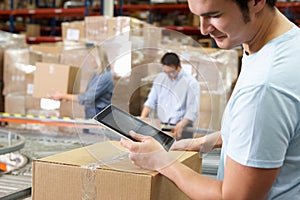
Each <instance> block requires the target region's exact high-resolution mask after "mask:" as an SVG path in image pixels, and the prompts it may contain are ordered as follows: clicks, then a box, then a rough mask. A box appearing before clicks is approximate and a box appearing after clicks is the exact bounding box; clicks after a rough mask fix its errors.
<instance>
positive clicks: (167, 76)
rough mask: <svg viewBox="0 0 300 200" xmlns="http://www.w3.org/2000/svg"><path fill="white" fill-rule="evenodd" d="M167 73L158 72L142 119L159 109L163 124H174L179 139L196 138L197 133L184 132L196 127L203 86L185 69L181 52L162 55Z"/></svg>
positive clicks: (164, 70) (158, 113)
mask: <svg viewBox="0 0 300 200" xmlns="http://www.w3.org/2000/svg"><path fill="white" fill-rule="evenodd" d="M161 64H162V70H163V72H162V73H160V74H158V76H157V77H156V78H155V80H154V82H153V86H152V88H151V91H150V93H149V95H148V98H147V100H146V102H145V103H144V107H143V110H142V112H141V118H146V117H148V116H149V114H150V112H151V110H154V109H156V108H157V116H158V118H159V120H160V122H161V123H162V125H171V126H174V127H173V128H172V130H171V133H172V134H173V135H174V136H175V137H176V138H177V139H181V138H192V137H193V132H188V131H183V129H184V127H187V126H190V127H191V126H193V122H195V121H196V120H197V117H198V113H199V104H200V102H199V98H200V87H199V83H198V82H197V80H196V79H195V78H194V77H193V76H191V75H189V74H187V73H185V72H184V70H183V69H182V67H181V63H180V59H179V57H178V55H177V54H175V53H172V52H169V53H166V54H165V55H164V56H163V57H162V58H161Z"/></svg>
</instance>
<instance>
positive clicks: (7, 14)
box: [0, 0, 300, 42]
mask: <svg viewBox="0 0 300 200" xmlns="http://www.w3.org/2000/svg"><path fill="white" fill-rule="evenodd" d="M11 1H13V0H11ZM103 1H104V0H100V5H99V6H89V5H92V4H91V3H92V1H90V0H85V1H84V6H82V7H73V8H36V9H21V10H14V9H11V10H1V11H0V16H1V19H5V18H6V19H9V24H10V26H9V28H7V27H6V28H5V27H2V28H1V29H2V30H5V29H6V30H8V31H10V32H19V31H22V30H24V27H23V28H22V27H21V28H20V27H15V26H14V17H16V16H20V17H24V18H25V17H28V18H30V19H50V20H52V21H50V22H51V29H50V30H51V32H52V34H50V36H45V37H42V36H41V37H35V38H33V37H28V41H29V42H52V41H53V42H55V41H60V40H61V38H60V37H59V36H54V34H53V33H56V32H59V31H56V29H57V27H55V26H56V24H55V20H56V18H74V19H75V18H83V17H84V16H86V15H91V13H90V11H92V12H93V13H94V15H101V13H103V10H102V8H103V6H102V5H103ZM37 2H38V0H37ZM12 5H13V4H12ZM277 7H278V8H279V10H280V11H281V12H282V13H283V14H285V15H286V16H287V17H288V18H289V19H290V20H292V21H293V22H294V23H296V24H297V25H300V20H299V18H300V17H299V15H300V2H278V3H277ZM140 11H148V12H149V17H148V22H149V23H152V18H153V15H154V14H162V13H171V12H175V11H178V12H182V13H189V8H188V4H187V3H160V4H153V3H150V1H149V3H144V4H133V5H128V4H123V1H122V0H119V3H118V4H117V5H115V14H116V15H123V14H124V13H125V15H126V13H133V12H140ZM165 28H167V29H171V30H176V31H178V32H182V33H184V34H187V35H199V27H198V26H193V25H191V26H189V25H184V26H165ZM42 30H46V28H42ZM47 30H48V31H49V28H47ZM51 37H53V38H51Z"/></svg>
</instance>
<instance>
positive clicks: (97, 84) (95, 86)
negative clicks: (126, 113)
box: [50, 46, 114, 119]
mask: <svg viewBox="0 0 300 200" xmlns="http://www.w3.org/2000/svg"><path fill="white" fill-rule="evenodd" d="M92 54H93V55H94V58H92V59H94V62H91V63H92V65H93V67H94V68H95V73H94V74H93V76H92V78H91V79H90V81H89V82H88V84H87V87H86V90H85V92H84V93H81V94H63V93H60V92H55V93H54V94H53V95H52V96H50V98H51V99H54V100H65V101H75V102H79V104H81V105H84V112H85V118H86V119H90V118H92V117H94V116H95V115H96V114H97V113H99V112H100V111H101V110H102V109H104V108H105V107H106V106H108V105H109V104H111V98H112V95H113V90H114V80H113V75H112V73H111V69H110V65H109V62H108V57H107V53H106V51H105V50H104V49H103V48H102V47H100V46H95V47H94V48H93V49H92Z"/></svg>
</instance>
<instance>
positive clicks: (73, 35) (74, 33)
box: [66, 28, 80, 40]
mask: <svg viewBox="0 0 300 200" xmlns="http://www.w3.org/2000/svg"><path fill="white" fill-rule="evenodd" d="M79 36H80V30H78V29H73V28H68V29H67V35H66V39H67V40H79Z"/></svg>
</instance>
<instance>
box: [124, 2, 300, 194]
mask: <svg viewBox="0 0 300 200" xmlns="http://www.w3.org/2000/svg"><path fill="white" fill-rule="evenodd" d="M188 4H189V8H190V10H191V11H192V12H193V13H194V14H196V15H198V16H199V17H200V24H201V25H200V30H201V33H202V34H203V35H210V36H211V37H212V38H214V40H215V41H216V43H217V45H218V46H219V47H220V48H224V49H230V48H234V47H236V46H238V45H240V44H242V46H243V50H244V54H243V59H242V67H241V72H240V75H239V78H238V81H237V83H236V85H235V88H234V91H233V92H232V94H231V97H230V99H229V101H228V103H227V106H226V109H225V111H224V114H223V119H222V127H221V131H220V132H216V133H213V134H211V135H208V136H206V137H202V138H195V139H186V140H180V141H177V142H176V143H175V145H174V147H173V148H174V149H188V150H196V151H197V150H201V151H209V149H210V148H213V147H214V146H219V145H222V151H221V163H220V166H219V169H220V173H219V174H218V175H219V176H218V178H219V179H213V178H210V177H205V176H202V175H201V174H198V173H196V172H195V171H193V170H191V169H190V168H188V167H187V166H185V165H183V164H182V163H180V162H178V161H177V160H174V159H172V157H171V156H170V155H169V154H168V153H167V152H166V151H165V150H164V149H163V148H162V147H161V145H160V144H159V143H158V142H156V141H155V140H154V139H153V138H152V137H146V136H142V135H136V134H132V136H134V137H135V139H136V140H137V141H139V142H132V141H129V140H125V139H121V144H122V145H123V146H124V147H126V148H127V149H128V150H129V151H130V154H129V158H130V159H131V160H132V161H133V162H134V163H135V164H136V165H138V166H140V167H142V168H146V169H151V170H157V171H158V172H160V173H161V174H162V175H164V176H166V177H167V178H169V179H170V180H171V181H173V182H174V183H175V184H176V185H177V186H178V187H179V188H180V189H181V190H182V191H183V192H184V193H185V194H186V195H187V196H188V197H189V198H191V199H214V200H218V199H222V200H227V199H228V200H234V199H238V200H240V199H251V200H252V199H253V200H265V199H267V200H271V199H272V200H277V199H278V200H283V199H299V197H300V170H299V168H300V87H299V85H300V79H299V74H300V67H299V66H300V57H299V56H296V55H298V54H299V52H300V46H299V44H300V29H299V27H297V26H296V25H295V24H293V23H291V22H290V21H289V20H288V19H287V18H286V17H285V16H284V15H283V14H282V13H281V12H280V11H279V10H278V9H277V8H276V7H275V4H276V0H247V1H245V0H188ZM223 172H224V174H223Z"/></svg>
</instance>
